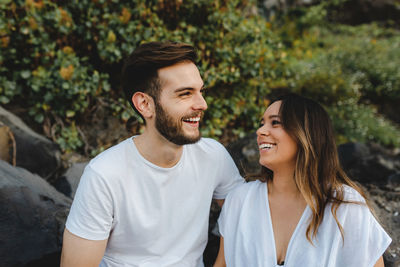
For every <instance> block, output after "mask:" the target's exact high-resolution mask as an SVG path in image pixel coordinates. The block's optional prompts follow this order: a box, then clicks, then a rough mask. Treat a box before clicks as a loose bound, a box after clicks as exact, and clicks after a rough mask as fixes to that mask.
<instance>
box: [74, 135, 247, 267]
mask: <svg viewBox="0 0 400 267" xmlns="http://www.w3.org/2000/svg"><path fill="white" fill-rule="evenodd" d="M154 153H157V151H154ZM239 183H243V178H242V177H241V176H240V174H239V172H238V169H237V168H236V166H235V164H234V162H233V160H232V158H231V157H230V155H229V154H228V152H227V151H226V149H225V148H224V147H223V146H222V145H221V144H220V143H218V142H217V141H215V140H212V139H208V138H202V139H201V140H200V141H199V142H197V143H195V144H191V145H184V146H183V153H182V156H181V159H180V161H179V162H178V163H177V164H176V165H175V166H173V167H172V168H161V167H159V166H156V165H154V164H152V163H151V162H149V161H147V160H146V159H145V158H143V157H142V156H141V155H140V153H139V151H138V150H137V148H136V146H135V144H134V142H133V139H132V138H129V139H127V140H125V141H123V142H121V143H120V144H118V145H116V146H114V147H112V148H110V149H108V150H106V151H104V152H103V153H101V154H100V155H98V156H97V157H96V158H94V159H93V160H91V161H90V163H89V164H88V166H87V167H86V168H85V171H84V173H83V175H82V177H81V180H80V183H79V186H78V189H77V192H76V195H75V198H74V201H73V204H72V206H71V210H70V214H69V216H68V219H67V222H66V228H67V229H68V230H69V231H70V232H71V233H73V234H75V235H77V236H79V237H82V238H85V239H89V240H104V239H107V238H108V242H107V248H106V251H105V254H104V257H103V259H102V262H101V264H100V266H107V267H111V266H112V267H116V266H118V267H120V266H138V267H139V266H140V267H150V266H157V267H161V266H176V267H177V266H182V267H183V266H185V267H191V266H193V267H198V266H203V260H202V254H203V251H204V248H205V246H206V243H207V237H208V217H209V211H210V205H211V201H212V198H215V199H224V198H225V196H226V194H227V193H228V192H229V191H230V190H231V189H232V188H233V187H235V186H236V185H237V184H239Z"/></svg>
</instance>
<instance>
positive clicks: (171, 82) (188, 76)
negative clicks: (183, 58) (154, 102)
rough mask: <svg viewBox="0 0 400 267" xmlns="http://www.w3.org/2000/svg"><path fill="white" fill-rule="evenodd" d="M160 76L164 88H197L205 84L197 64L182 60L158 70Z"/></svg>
mask: <svg viewBox="0 0 400 267" xmlns="http://www.w3.org/2000/svg"><path fill="white" fill-rule="evenodd" d="M158 78H159V81H160V85H161V87H162V88H164V87H167V88H169V87H173V88H175V89H178V88H182V87H183V88H184V87H188V88H197V87H200V88H201V87H202V86H203V80H202V78H201V76H200V72H199V70H198V68H197V67H196V65H195V64H194V63H192V62H182V63H178V64H175V65H172V66H168V67H165V68H161V69H159V70H158Z"/></svg>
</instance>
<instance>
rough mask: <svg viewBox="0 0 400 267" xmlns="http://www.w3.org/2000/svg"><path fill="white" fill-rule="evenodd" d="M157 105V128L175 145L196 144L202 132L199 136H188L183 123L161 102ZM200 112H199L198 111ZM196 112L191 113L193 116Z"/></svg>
mask: <svg viewBox="0 0 400 267" xmlns="http://www.w3.org/2000/svg"><path fill="white" fill-rule="evenodd" d="M155 106H156V128H157V130H158V131H159V132H160V134H161V135H162V136H164V137H165V138H166V139H167V140H168V141H170V142H172V143H174V144H175V145H178V146H182V145H187V144H194V143H196V142H197V141H199V140H200V138H201V134H200V131H199V134H198V135H197V136H193V137H192V136H187V135H185V133H184V132H183V129H182V123H179V122H177V121H176V120H174V119H173V118H172V117H171V116H170V115H169V114H168V113H167V112H166V111H165V110H164V109H163V107H162V106H161V104H159V103H155ZM197 114H198V113H197ZM195 115H196V114H193V115H190V116H189V117H193V116H195Z"/></svg>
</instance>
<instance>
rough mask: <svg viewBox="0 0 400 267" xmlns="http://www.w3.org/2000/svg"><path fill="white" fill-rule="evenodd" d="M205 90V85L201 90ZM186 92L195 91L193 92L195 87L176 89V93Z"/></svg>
mask: <svg viewBox="0 0 400 267" xmlns="http://www.w3.org/2000/svg"><path fill="white" fill-rule="evenodd" d="M204 89H205V87H204V85H203V86H202V87H201V89H200V90H204ZM186 90H189V91H193V90H195V89H194V88H193V87H181V88H177V89H175V91H174V92H175V93H179V92H182V91H186Z"/></svg>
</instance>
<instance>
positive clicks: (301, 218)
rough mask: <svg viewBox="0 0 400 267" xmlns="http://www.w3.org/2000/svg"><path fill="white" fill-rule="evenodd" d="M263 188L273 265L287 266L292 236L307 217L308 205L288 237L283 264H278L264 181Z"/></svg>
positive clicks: (266, 188)
mask: <svg viewBox="0 0 400 267" xmlns="http://www.w3.org/2000/svg"><path fill="white" fill-rule="evenodd" d="M264 190H265V194H264V196H265V204H266V209H267V218H268V220H269V222H270V223H269V227H270V231H271V233H272V238H271V239H270V240H272V247H273V254H274V257H273V258H274V266H277V267H279V266H287V264H288V263H289V260H290V248H291V246H292V244H293V242H294V238H295V237H296V235H297V232H298V231H299V228H300V227H301V225H302V224H303V221H304V220H305V219H306V217H307V216H306V215H307V214H308V209H309V207H308V205H306V207H305V208H304V211H303V214H302V215H301V217H300V220H299V221H298V222H297V225H296V228H295V229H294V231H293V233H292V236H291V237H290V240H289V244H288V246H287V248H286V255H285V259H284V264H283V265H278V258H277V255H276V243H275V233H274V227H273V225H272V216H271V210H270V207H269V200H268V185H267V183H265V187H264Z"/></svg>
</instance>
